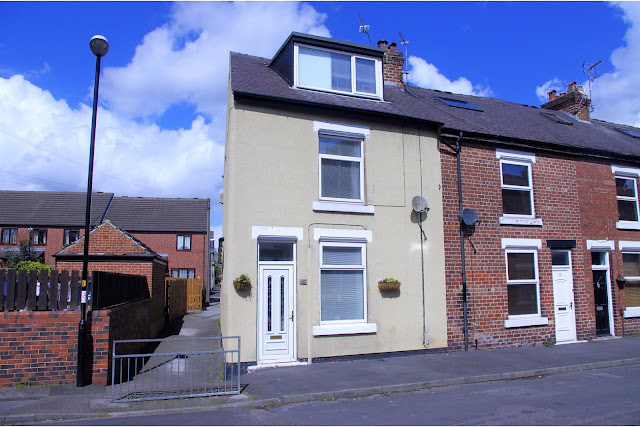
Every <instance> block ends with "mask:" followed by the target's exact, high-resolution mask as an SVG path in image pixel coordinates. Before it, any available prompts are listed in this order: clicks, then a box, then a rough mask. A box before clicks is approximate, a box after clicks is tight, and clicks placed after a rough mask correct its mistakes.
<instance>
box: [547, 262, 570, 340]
mask: <svg viewBox="0 0 640 427" xmlns="http://www.w3.org/2000/svg"><path fill="white" fill-rule="evenodd" d="M551 264H552V267H551V269H552V275H553V302H554V304H553V305H554V310H555V319H556V343H562V342H571V341H575V340H576V314H575V307H574V298H573V275H572V271H571V252H570V251H565V250H563V251H560V250H558V251H551Z"/></svg>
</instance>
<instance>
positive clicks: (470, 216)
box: [460, 208, 478, 226]
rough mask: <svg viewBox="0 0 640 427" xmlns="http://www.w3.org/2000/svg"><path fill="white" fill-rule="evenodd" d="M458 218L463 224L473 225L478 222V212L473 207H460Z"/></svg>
mask: <svg viewBox="0 0 640 427" xmlns="http://www.w3.org/2000/svg"><path fill="white" fill-rule="evenodd" d="M460 219H461V220H462V223H463V224H464V225H468V226H473V225H476V222H478V214H477V213H476V211H474V210H473V209H469V208H464V209H462V215H460Z"/></svg>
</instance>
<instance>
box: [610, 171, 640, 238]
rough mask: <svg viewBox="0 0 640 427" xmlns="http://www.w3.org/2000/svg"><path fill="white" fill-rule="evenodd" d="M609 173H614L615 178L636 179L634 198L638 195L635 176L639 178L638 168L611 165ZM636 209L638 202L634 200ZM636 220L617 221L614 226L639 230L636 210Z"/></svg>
mask: <svg viewBox="0 0 640 427" xmlns="http://www.w3.org/2000/svg"><path fill="white" fill-rule="evenodd" d="M611 173H613V174H614V175H615V178H634V180H635V181H636V198H637V197H638V183H637V178H640V168H630V167H627V166H618V165H611ZM616 200H618V193H617V189H616ZM636 209H638V203H637V201H636ZM638 213H639V215H638V221H617V222H616V228H617V229H619V230H640V212H638Z"/></svg>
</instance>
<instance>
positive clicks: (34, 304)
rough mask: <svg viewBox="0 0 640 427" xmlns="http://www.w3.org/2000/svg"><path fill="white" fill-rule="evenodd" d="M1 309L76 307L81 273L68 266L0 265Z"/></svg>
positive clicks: (62, 308) (66, 308)
mask: <svg viewBox="0 0 640 427" xmlns="http://www.w3.org/2000/svg"><path fill="white" fill-rule="evenodd" d="M0 286H1V287H2V292H0V311H20V310H25V309H26V310H29V311H61V310H75V309H76V308H77V307H78V305H79V303H80V292H79V291H80V286H81V283H80V274H79V273H78V272H77V271H75V270H74V271H72V272H71V273H69V271H67V270H63V271H57V270H52V271H51V273H49V272H48V271H47V270H42V271H40V272H37V271H35V270H33V271H30V272H27V270H17V271H16V270H14V269H0Z"/></svg>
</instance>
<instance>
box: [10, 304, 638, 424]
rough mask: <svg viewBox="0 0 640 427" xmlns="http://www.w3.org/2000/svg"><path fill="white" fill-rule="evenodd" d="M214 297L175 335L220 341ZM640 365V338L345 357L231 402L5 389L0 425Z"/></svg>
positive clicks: (255, 382) (250, 389) (246, 391)
mask: <svg viewBox="0 0 640 427" xmlns="http://www.w3.org/2000/svg"><path fill="white" fill-rule="evenodd" d="M215 297H216V296H215V295H214V297H213V298H212V304H210V305H209V306H208V307H207V309H206V310H204V311H202V312H192V313H189V314H187V315H186V316H185V317H184V318H183V321H182V322H181V324H178V326H177V327H176V330H174V331H173V332H175V334H177V335H179V336H182V337H184V336H218V335H219V329H218V325H217V321H216V318H218V317H219V313H220V309H219V303H218V302H216V299H214V298H215ZM218 301H219V300H218ZM174 326H175V325H174ZM216 332H217V335H216ZM175 334H174V335H175ZM638 364H640V338H603V339H598V340H594V341H590V342H581V343H574V344H566V345H553V346H549V347H544V346H536V347H519V348H508V349H494V350H470V351H468V352H464V351H460V352H439V353H409V354H400V355H395V354H389V355H377V356H376V357H350V358H348V357H347V358H336V359H334V360H331V359H329V360H324V361H321V362H317V363H316V362H314V363H313V364H311V365H305V366H296V367H286V368H268V369H261V370H256V371H253V372H250V373H247V374H243V375H242V377H241V383H242V386H243V390H242V393H241V394H239V395H234V396H216V397H203V398H185V399H171V400H155V401H144V402H130V403H117V402H115V403H112V402H111V389H110V387H105V386H97V385H90V386H86V387H76V386H75V385H60V386H51V387H40V386H32V387H24V388H0V423H2V424H5V425H6V424H26V423H30V422H41V421H49V420H52V421H55V420H72V419H88V420H89V421H88V423H89V424H90V420H91V419H94V418H102V417H117V416H125V415H126V416H136V415H146V414H156V415H157V414H158V413H162V412H190V411H196V410H200V411H202V410H213V409H217V408H224V407H262V406H273V405H281V404H287V403H295V402H308V401H317V400H329V399H339V398H353V397H359V396H368V395H373V394H382V393H394V392H402V391H415V390H422V389H428V388H434V387H444V386H450V385H460V384H473V383H479V382H487V381H504V380H514V379H520V378H531V377H536V376H544V375H553V374H560V373H566V372H575V371H582V370H592V369H602V368H611V367H617V366H625V365H638Z"/></svg>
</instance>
